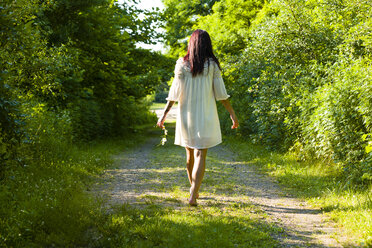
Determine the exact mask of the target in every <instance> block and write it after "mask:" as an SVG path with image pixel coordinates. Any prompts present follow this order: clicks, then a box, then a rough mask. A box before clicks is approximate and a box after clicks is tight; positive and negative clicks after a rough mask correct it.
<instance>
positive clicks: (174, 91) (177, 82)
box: [166, 58, 184, 101]
mask: <svg viewBox="0 0 372 248" xmlns="http://www.w3.org/2000/svg"><path fill="white" fill-rule="evenodd" d="M183 77H184V74H183V70H182V58H180V59H178V60H177V63H176V67H175V69H174V79H173V82H172V85H171V87H170V89H169V93H168V97H167V98H166V100H167V101H178V100H179V98H180V94H181V80H183Z"/></svg>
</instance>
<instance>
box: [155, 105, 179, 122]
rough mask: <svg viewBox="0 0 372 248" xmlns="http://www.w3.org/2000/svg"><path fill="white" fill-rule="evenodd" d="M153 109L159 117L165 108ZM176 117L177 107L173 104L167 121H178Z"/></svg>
mask: <svg viewBox="0 0 372 248" xmlns="http://www.w3.org/2000/svg"><path fill="white" fill-rule="evenodd" d="M151 111H152V112H154V113H155V114H156V116H157V117H158V118H159V117H160V116H161V115H162V114H163V111H164V109H153V110H151ZM176 119H177V107H176V106H173V107H172V108H171V110H169V112H168V115H167V121H169V122H172V121H176Z"/></svg>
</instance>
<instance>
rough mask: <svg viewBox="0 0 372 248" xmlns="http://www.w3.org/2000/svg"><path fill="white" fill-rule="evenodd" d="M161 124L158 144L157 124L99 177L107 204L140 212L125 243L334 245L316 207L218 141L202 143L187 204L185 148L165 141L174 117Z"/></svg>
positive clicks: (170, 131)
mask: <svg viewBox="0 0 372 248" xmlns="http://www.w3.org/2000/svg"><path fill="white" fill-rule="evenodd" d="M167 129H168V131H169V135H168V142H167V143H166V144H165V145H164V146H157V145H158V144H159V143H160V134H161V132H160V130H157V131H155V130H152V131H151V133H149V138H148V140H147V142H146V143H145V144H143V145H140V146H139V148H137V149H136V150H130V151H125V152H123V153H121V154H118V155H117V156H115V165H116V166H115V168H113V169H109V170H107V171H106V173H105V174H104V177H103V179H102V183H101V186H100V189H99V191H100V192H101V193H103V195H105V196H106V197H107V206H109V208H110V209H111V210H112V209H115V207H118V206H119V208H120V206H125V208H126V209H127V210H126V211H124V212H125V213H127V212H128V211H129V212H130V211H138V212H139V213H140V216H145V217H143V218H142V219H141V221H137V222H135V221H132V222H131V223H132V224H131V227H130V228H133V232H136V231H135V230H137V232H140V233H141V235H142V236H141V235H139V236H138V235H137V236H135V237H132V238H130V239H128V240H130V241H128V242H130V243H128V245H133V246H138V247H139V246H140V247H153V246H157V247H342V246H341V245H340V244H338V242H337V241H336V240H335V239H334V238H332V237H333V235H334V233H335V232H336V231H337V230H336V229H334V228H333V227H331V226H330V225H331V224H329V223H328V222H327V220H326V219H325V217H323V215H322V213H321V212H320V211H319V210H317V209H313V208H311V207H310V206H309V205H307V204H306V203H305V202H303V201H300V200H298V199H296V198H292V197H290V196H288V195H287V194H285V193H284V191H282V190H281V189H280V186H279V185H278V184H277V183H276V182H274V181H273V180H272V179H271V178H269V177H268V176H265V175H263V174H260V173H259V172H258V171H257V169H255V167H254V166H252V164H253V163H254V161H240V160H239V159H238V156H237V154H234V152H233V151H231V150H230V149H229V148H228V147H226V146H223V145H219V146H217V147H215V148H212V149H210V150H209V151H208V156H207V167H206V174H205V177H204V180H203V184H202V188H201V191H200V199H199V200H198V204H199V205H198V206H197V207H189V206H188V204H187V197H188V192H189V187H190V186H189V182H188V180H187V175H186V168H185V154H184V153H185V152H184V149H183V148H181V147H178V146H175V145H173V135H174V124H173V127H172V126H171V125H169V124H168V125H167ZM128 209H130V210H128ZM113 211H114V212H115V210H113ZM121 214H122V215H124V213H123V211H122V212H121ZM128 228H129V227H128ZM138 230H141V231H138ZM133 232H132V233H133ZM144 237H145V238H144ZM144 242H145V243H144ZM144 244H145V245H144ZM180 244H181V245H180Z"/></svg>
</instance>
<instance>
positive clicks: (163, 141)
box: [158, 126, 168, 146]
mask: <svg viewBox="0 0 372 248" xmlns="http://www.w3.org/2000/svg"><path fill="white" fill-rule="evenodd" d="M163 131H164V134H163V135H162V136H161V141H160V144H159V145H158V146H160V145H162V146H163V145H165V142H167V135H168V130H167V129H165V127H164V126H163Z"/></svg>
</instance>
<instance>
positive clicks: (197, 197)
mask: <svg viewBox="0 0 372 248" xmlns="http://www.w3.org/2000/svg"><path fill="white" fill-rule="evenodd" d="M190 195H191V188H190ZM196 199H199V193H196Z"/></svg>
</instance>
